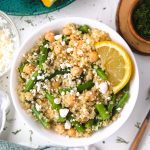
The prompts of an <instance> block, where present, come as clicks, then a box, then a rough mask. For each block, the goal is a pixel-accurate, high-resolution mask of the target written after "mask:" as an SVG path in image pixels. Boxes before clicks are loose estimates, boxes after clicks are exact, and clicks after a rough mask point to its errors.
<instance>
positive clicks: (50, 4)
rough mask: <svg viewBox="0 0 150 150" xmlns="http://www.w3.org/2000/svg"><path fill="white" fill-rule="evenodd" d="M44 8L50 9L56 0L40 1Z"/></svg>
mask: <svg viewBox="0 0 150 150" xmlns="http://www.w3.org/2000/svg"><path fill="white" fill-rule="evenodd" d="M41 1H42V2H43V4H44V5H45V6H46V7H51V6H52V4H53V3H54V2H55V1H56V0H41Z"/></svg>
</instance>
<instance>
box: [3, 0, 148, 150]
mask: <svg viewBox="0 0 150 150" xmlns="http://www.w3.org/2000/svg"><path fill="white" fill-rule="evenodd" d="M118 2H119V0H76V1H75V2H73V3H72V4H70V5H69V6H67V7H65V8H63V9H61V10H59V11H55V12H53V13H49V14H44V15H39V16H24V17H21V16H19V17H17V16H10V17H11V19H12V20H13V21H14V23H15V24H16V26H17V28H18V30H19V32H20V38H21V42H23V41H24V40H25V39H26V38H27V37H28V36H30V34H32V32H33V30H36V28H38V27H39V26H41V25H43V24H45V23H47V22H51V21H52V20H55V19H58V18H63V17H66V16H67V17H69V16H79V17H87V18H92V19H96V20H98V21H100V22H103V23H105V24H107V25H108V26H110V27H111V28H113V29H116V27H115V14H116V9H117V5H118ZM134 55H135V58H136V61H137V63H138V68H139V74H140V88H139V96H138V100H137V103H136V105H135V108H134V110H133V112H132V114H131V116H130V117H129V119H128V120H127V121H126V123H125V124H124V125H123V126H122V127H121V128H120V129H119V130H118V131H117V132H116V133H115V134H113V135H112V136H111V137H109V138H107V139H105V141H101V142H99V143H97V144H95V145H94V146H95V147H96V148H97V149H98V150H99V149H100V150H112V149H115V150H120V149H121V150H127V149H129V147H130V145H131V143H132V141H133V139H134V137H135V135H136V133H137V132H138V130H139V127H140V125H141V123H142V121H143V119H144V118H145V116H146V114H147V112H148V110H149V109H150V56H143V55H139V54H136V53H134ZM0 88H2V89H3V90H4V91H6V92H7V93H8V94H9V72H8V73H7V74H6V75H5V76H3V77H2V78H0ZM0 139H2V140H7V141H10V142H14V143H18V144H22V145H28V146H31V147H34V148H36V147H38V146H42V145H51V144H52V143H49V142H48V141H46V140H43V139H42V138H41V137H40V136H39V135H38V134H37V133H35V132H33V131H32V130H31V129H30V127H29V126H28V125H27V124H26V123H25V122H24V121H23V120H22V119H21V117H20V116H19V115H18V114H17V113H16V111H15V109H14V107H13V105H11V106H10V109H9V112H8V114H7V120H6V125H5V128H4V131H3V132H2V134H1V136H0ZM149 147H150V125H149V127H148V129H147V131H146V133H145V135H144V137H143V140H142V142H141V144H140V147H139V149H140V150H148V149H149ZM91 149H92V148H91Z"/></svg>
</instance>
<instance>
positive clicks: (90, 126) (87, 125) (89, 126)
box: [85, 119, 94, 129]
mask: <svg viewBox="0 0 150 150" xmlns="http://www.w3.org/2000/svg"><path fill="white" fill-rule="evenodd" d="M92 125H94V119H91V120H89V121H88V122H87V123H86V124H85V128H87V129H89V128H92Z"/></svg>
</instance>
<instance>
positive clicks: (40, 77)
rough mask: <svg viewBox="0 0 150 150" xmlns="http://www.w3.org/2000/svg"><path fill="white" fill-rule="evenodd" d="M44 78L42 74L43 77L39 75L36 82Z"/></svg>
mask: <svg viewBox="0 0 150 150" xmlns="http://www.w3.org/2000/svg"><path fill="white" fill-rule="evenodd" d="M44 78H45V76H44V74H43V75H41V76H40V75H39V76H37V80H41V79H44Z"/></svg>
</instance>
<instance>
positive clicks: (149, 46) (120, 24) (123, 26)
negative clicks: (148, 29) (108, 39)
mask: <svg viewBox="0 0 150 150" xmlns="http://www.w3.org/2000/svg"><path fill="white" fill-rule="evenodd" d="M136 1H138V0H120V2H119V5H118V9H117V14H116V26H117V31H118V32H119V33H120V34H121V35H122V37H123V38H124V39H125V40H126V41H127V43H128V44H129V45H130V46H131V47H132V49H133V50H135V51H136V52H140V53H141V54H147V55H150V41H148V42H144V41H142V40H139V39H138V38H137V37H136V36H135V35H134V34H133V33H132V32H131V29H130V27H129V15H130V12H131V7H133V5H134V3H136Z"/></svg>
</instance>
